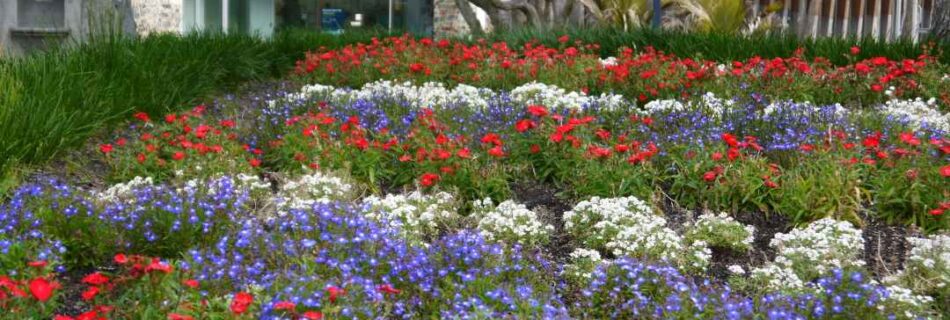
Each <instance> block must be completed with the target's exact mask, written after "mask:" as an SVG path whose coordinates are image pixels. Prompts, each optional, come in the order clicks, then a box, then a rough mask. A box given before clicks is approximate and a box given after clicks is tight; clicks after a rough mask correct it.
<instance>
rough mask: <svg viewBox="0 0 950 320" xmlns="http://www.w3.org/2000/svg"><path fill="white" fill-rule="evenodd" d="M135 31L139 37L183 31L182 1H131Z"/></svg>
mask: <svg viewBox="0 0 950 320" xmlns="http://www.w3.org/2000/svg"><path fill="white" fill-rule="evenodd" d="M131 1H132V16H133V19H134V20H135V31H136V32H137V33H138V34H139V35H143V36H144V35H148V34H150V33H156V32H179V31H180V30H181V18H182V8H181V3H182V1H181V0H131Z"/></svg>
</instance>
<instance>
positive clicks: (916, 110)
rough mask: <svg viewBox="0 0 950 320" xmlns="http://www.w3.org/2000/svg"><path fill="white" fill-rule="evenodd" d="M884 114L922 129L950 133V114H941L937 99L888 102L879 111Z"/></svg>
mask: <svg viewBox="0 0 950 320" xmlns="http://www.w3.org/2000/svg"><path fill="white" fill-rule="evenodd" d="M878 110H879V111H880V112H881V113H882V114H884V115H885V116H887V117H891V118H893V119H894V120H897V121H900V122H906V123H907V125H909V126H911V127H913V128H915V129H920V128H924V127H928V128H931V129H937V130H941V131H944V132H947V131H950V113H943V112H940V109H939V108H938V107H937V99H935V98H930V99H929V100H926V101H925V100H924V99H921V98H917V99H913V100H898V99H892V100H888V101H887V102H886V103H885V104H884V105H882V106H881V107H880V108H879V109H878Z"/></svg>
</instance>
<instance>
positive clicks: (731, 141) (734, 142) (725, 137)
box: [722, 133, 739, 148]
mask: <svg viewBox="0 0 950 320" xmlns="http://www.w3.org/2000/svg"><path fill="white" fill-rule="evenodd" d="M722 142H725V143H726V144H727V145H729V146H730V147H733V148H735V147H738V146H739V140H738V139H736V136H734V135H732V134H729V133H723V134H722Z"/></svg>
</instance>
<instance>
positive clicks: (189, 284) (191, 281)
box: [182, 279, 199, 289]
mask: <svg viewBox="0 0 950 320" xmlns="http://www.w3.org/2000/svg"><path fill="white" fill-rule="evenodd" d="M182 284H184V285H185V286H186V287H189V288H192V289H197V288H198V285H199V283H198V280H195V279H188V280H185V281H182Z"/></svg>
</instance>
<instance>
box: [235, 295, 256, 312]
mask: <svg viewBox="0 0 950 320" xmlns="http://www.w3.org/2000/svg"><path fill="white" fill-rule="evenodd" d="M252 303H254V296H252V295H251V294H250V293H247V292H238V293H235V294H234V299H233V300H232V301H231V312H233V313H234V314H238V315H239V314H243V313H244V312H245V311H247V307H249V306H250V305H251V304H252Z"/></svg>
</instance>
